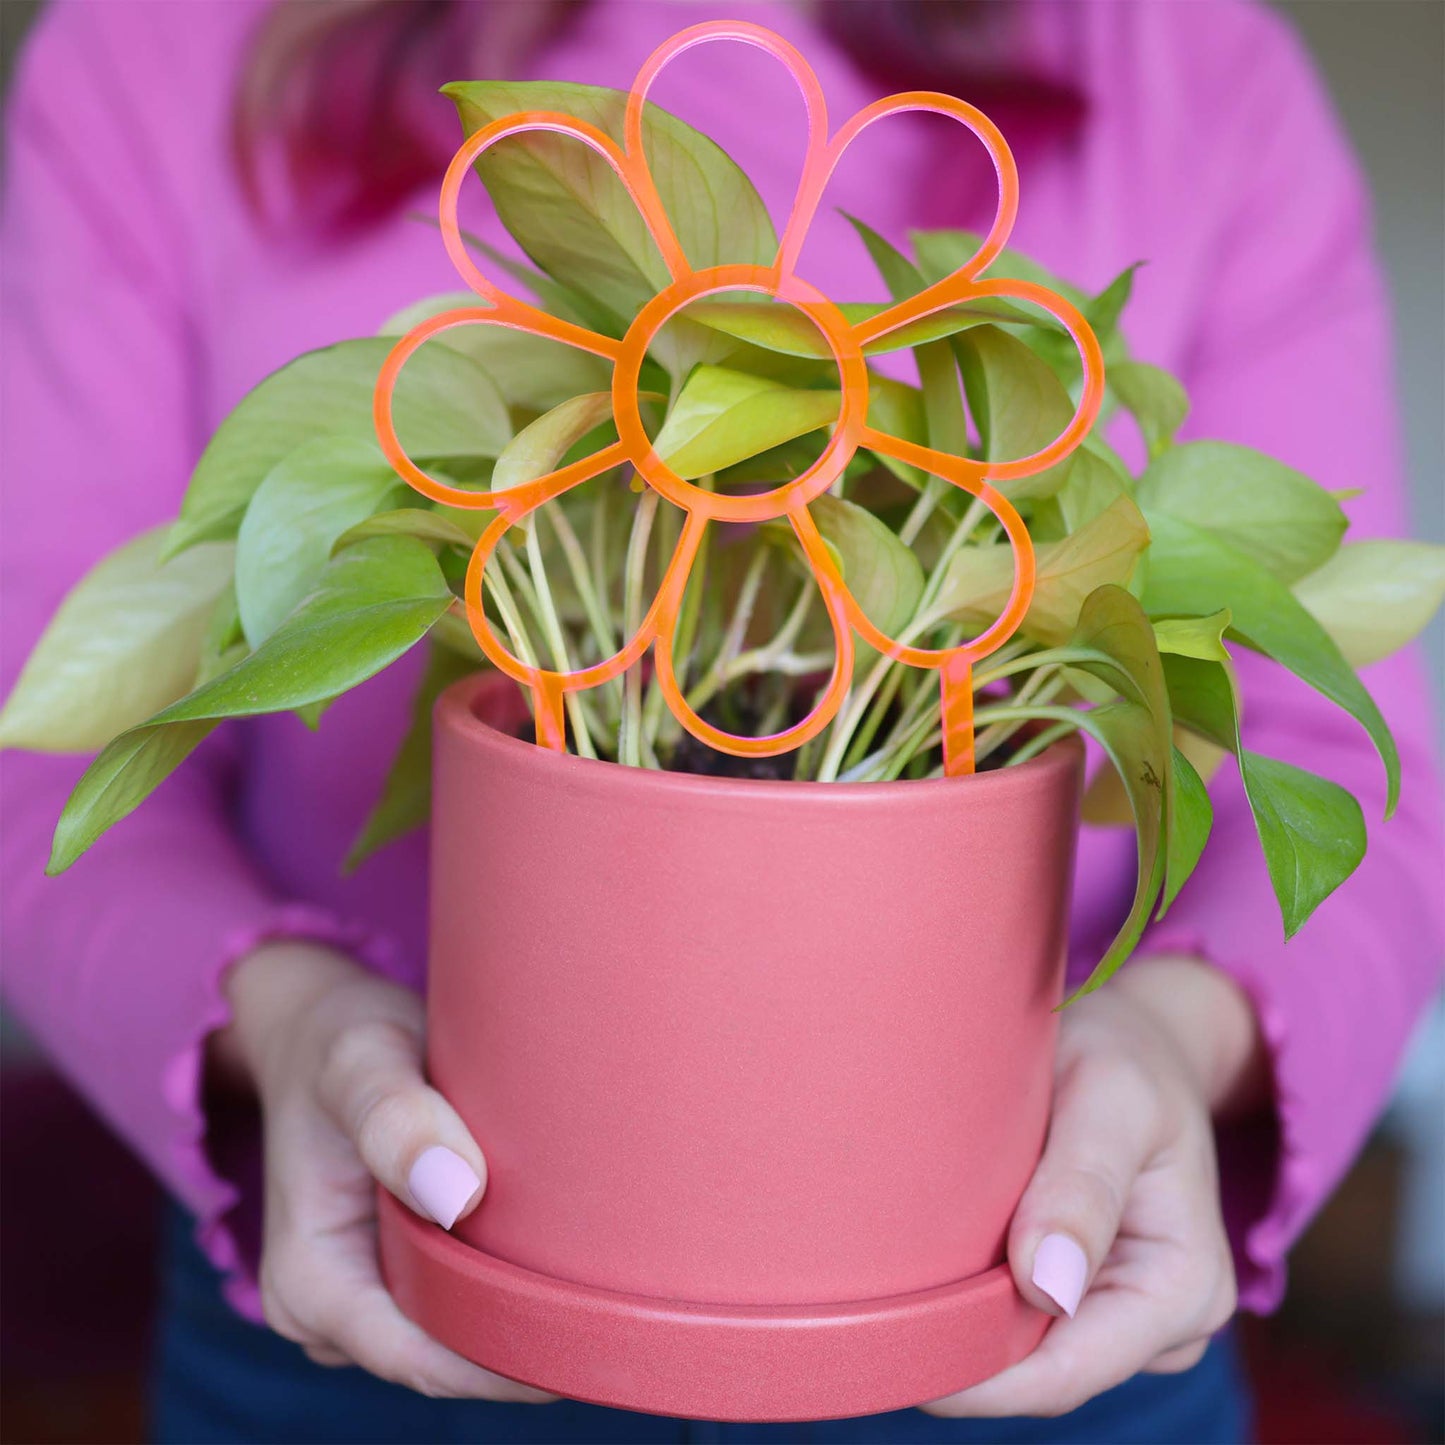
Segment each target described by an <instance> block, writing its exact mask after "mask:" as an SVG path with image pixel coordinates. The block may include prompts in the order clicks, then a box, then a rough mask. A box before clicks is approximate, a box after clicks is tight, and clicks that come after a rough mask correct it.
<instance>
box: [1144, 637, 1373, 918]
mask: <svg viewBox="0 0 1445 1445" xmlns="http://www.w3.org/2000/svg"><path fill="white" fill-rule="evenodd" d="M1229 623H1230V615H1229V613H1228V611H1223V612H1217V613H1215V614H1214V615H1213V616H1211V617H1198V618H1180V619H1173V620H1170V621H1167V622H1159V623H1156V624H1155V634H1156V637H1157V638H1158V641H1159V646H1160V650H1161V653H1162V654H1163V663H1164V676H1165V680H1166V682H1167V685H1168V688H1169V702H1170V706H1171V708H1172V709H1173V713H1174V716H1175V718H1176V719H1177V720H1178V721H1179V722H1180V723H1182V724H1183V725H1184V726H1186V727H1188V728H1190V729H1191V730H1192V731H1194V732H1196V733H1198V734H1199V735H1200V736H1201V737H1205V738H1208V739H1209V740H1210V741H1211V742H1213V743H1216V744H1217V745H1218V746H1220V747H1224V748H1228V749H1229V750H1230V751H1232V752H1233V753H1234V754H1235V756H1236V758H1237V759H1238V762H1239V775H1240V780H1241V782H1242V783H1243V784H1244V791H1245V796H1246V797H1247V798H1248V800H1249V808H1250V812H1251V814H1252V815H1253V817H1254V826H1255V831H1256V832H1257V833H1258V835H1259V841H1260V846H1261V847H1262V849H1263V850H1264V859H1265V865H1266V866H1267V867H1268V869H1269V877H1270V883H1271V884H1272V886H1273V888H1274V894H1275V898H1276V899H1277V900H1278V902H1279V909H1280V917H1281V919H1282V921H1283V923H1284V931H1285V937H1286V938H1292V937H1293V936H1294V935H1295V934H1296V933H1297V932H1298V931H1299V929H1300V928H1301V927H1302V926H1303V925H1304V923H1305V921H1306V920H1307V919H1308V918H1309V916H1310V914H1312V913H1313V912H1314V910H1315V909H1316V908H1318V907H1319V905H1320V904H1321V903H1323V902H1324V900H1325V899H1326V898H1328V897H1329V895H1330V894H1331V893H1333V892H1334V890H1335V889H1336V888H1338V887H1339V886H1340V884H1341V883H1343V882H1344V881H1345V879H1346V878H1348V877H1349V876H1350V874H1351V873H1353V872H1354V871H1355V869H1356V868H1357V867H1358V866H1359V863H1360V860H1361V859H1362V858H1363V857H1364V855H1365V847H1366V839H1365V826H1364V820H1363V817H1362V815H1361V813H1360V807H1359V804H1358V803H1357V802H1356V801H1355V800H1354V798H1353V797H1351V796H1350V794H1349V793H1347V792H1346V791H1345V790H1344V789H1343V788H1341V787H1340V786H1338V784H1336V783H1332V782H1330V781H1329V780H1328V779H1326V778H1321V777H1317V776H1316V775H1315V774H1314V773H1309V772H1305V771H1304V770H1303V769H1301V768H1296V767H1293V766H1291V765H1290V764H1288V763H1282V762H1279V761H1277V760H1275V759H1273V758H1266V757H1262V756H1260V754H1258V753H1254V752H1250V751H1249V749H1247V748H1246V747H1245V746H1244V744H1243V740H1242V738H1241V736H1240V724H1239V695H1238V687H1237V684H1236V682H1235V677H1234V668H1233V664H1232V662H1231V660H1230V656H1229V651H1228V649H1227V648H1226V647H1225V645H1224V635H1225V632H1226V630H1227V629H1228V627H1229Z"/></svg>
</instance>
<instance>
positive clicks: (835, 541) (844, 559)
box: [808, 492, 924, 672]
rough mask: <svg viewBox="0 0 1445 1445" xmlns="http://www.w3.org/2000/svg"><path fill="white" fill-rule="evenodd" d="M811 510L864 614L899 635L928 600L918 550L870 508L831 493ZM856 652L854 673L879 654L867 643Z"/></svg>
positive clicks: (814, 502) (890, 633)
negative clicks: (920, 606) (906, 542)
mask: <svg viewBox="0 0 1445 1445" xmlns="http://www.w3.org/2000/svg"><path fill="white" fill-rule="evenodd" d="M808 510H809V512H811V513H812V516H813V520H814V521H815V522H816V523H817V524H818V530H819V532H821V533H822V534H823V539H824V540H825V541H826V542H827V543H828V544H829V546H831V547H832V549H833V552H834V554H835V555H836V556H837V558H838V562H839V566H840V568H841V570H842V573H843V580H844V582H846V583H847V584H848V590H849V591H850V592H852V594H853V596H854V598H855V599H856V601H857V603H858V605H859V607H861V608H862V609H863V613H864V615H865V616H866V617H867V618H868V619H869V621H871V622H872V623H873V625H874V626H875V627H877V628H878V629H879V630H880V631H882V632H884V633H886V634H887V635H888V636H889V637H896V636H897V635H898V634H899V633H900V632H902V631H903V629H904V628H905V627H906V626H907V625H908V623H909V622H911V621H912V620H913V614H914V611H915V610H916V609H917V607H918V602H919V599H920V598H921V597H922V596H923V585H924V577H923V567H922V566H921V565H920V563H919V561H918V558H917V557H916V556H915V555H914V553H913V549H912V548H911V547H908V546H907V545H905V544H904V543H903V542H902V541H900V540H899V538H898V536H897V534H896V533H895V532H893V531H892V529H891V528H889V527H887V526H885V525H884V523H882V522H881V521H879V519H878V518H877V517H875V516H874V515H873V513H872V512H870V511H868V510H867V509H866V508H863V507H860V506H857V505H855V504H854V503H852V502H848V501H845V500H843V499H842V498H840V497H834V496H831V495H829V494H828V493H827V492H825V493H824V494H823V495H822V496H820V497H815V498H814V499H813V500H812V501H811V502H809V503H808ZM856 653H857V654H858V655H857V656H856V657H855V662H854V671H855V672H856V671H858V670H859V669H860V668H861V666H862V664H863V661H864V659H867V660H870V661H871V659H872V658H873V657H874V656H876V654H875V653H874V651H873V649H872V648H871V647H867V646H866V645H864V644H863V643H862V642H859V644H858V646H857V648H856Z"/></svg>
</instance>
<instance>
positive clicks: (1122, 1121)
mask: <svg viewBox="0 0 1445 1445" xmlns="http://www.w3.org/2000/svg"><path fill="white" fill-rule="evenodd" d="M1109 1073H1110V1071H1107V1070H1105V1069H1095V1068H1093V1067H1091V1065H1090V1061H1087V1060H1084V1061H1080V1063H1079V1064H1078V1065H1076V1067H1074V1068H1073V1069H1071V1070H1069V1071H1068V1072H1067V1073H1066V1074H1065V1075H1063V1076H1062V1077H1061V1078H1060V1079H1059V1081H1058V1087H1057V1090H1056V1094H1055V1100H1054V1113H1053V1118H1052V1120H1051V1122H1050V1124H1049V1137H1048V1142H1047V1144H1046V1145H1045V1147H1044V1155H1043V1158H1042V1159H1041V1160H1040V1161H1039V1166H1038V1168H1037V1169H1036V1170H1035V1171H1034V1177H1033V1179H1032V1180H1031V1181H1030V1183H1029V1187H1028V1188H1027V1189H1026V1190H1025V1191H1024V1196H1023V1198H1022V1199H1021V1200H1020V1201H1019V1206H1018V1209H1017V1210H1016V1211H1015V1213H1014V1218H1013V1224H1012V1225H1011V1227H1010V1229H1009V1243H1008V1257H1009V1266H1010V1268H1011V1269H1012V1270H1013V1276H1014V1282H1015V1283H1016V1284H1017V1285H1018V1289H1019V1293H1020V1294H1022V1295H1023V1296H1024V1298H1025V1299H1027V1300H1028V1301H1029V1302H1030V1303H1031V1304H1034V1305H1036V1306H1037V1307H1038V1308H1040V1309H1043V1310H1047V1311H1048V1312H1049V1313H1050V1314H1060V1313H1062V1314H1065V1315H1068V1316H1069V1317H1070V1318H1071V1319H1072V1318H1073V1315H1074V1313H1075V1311H1076V1310H1077V1309H1078V1307H1079V1302H1080V1300H1082V1299H1083V1297H1084V1293H1085V1291H1086V1290H1087V1289H1088V1287H1089V1284H1090V1282H1091V1281H1092V1280H1093V1278H1094V1276H1095V1274H1096V1273H1097V1272H1098V1270H1099V1266H1100V1265H1101V1264H1103V1262H1104V1259H1105V1256H1107V1255H1108V1253H1109V1250H1110V1249H1111V1248H1112V1246H1113V1243H1114V1239H1115V1236H1116V1235H1117V1234H1118V1232H1119V1223H1120V1220H1121V1219H1122V1217H1123V1213H1124V1205H1125V1202H1126V1201H1127V1200H1128V1198H1129V1193H1130V1190H1131V1189H1132V1187H1133V1184H1134V1180H1135V1178H1136V1177H1137V1176H1138V1174H1139V1171H1140V1170H1141V1169H1142V1168H1143V1167H1144V1163H1145V1161H1146V1159H1147V1157H1148V1150H1149V1131H1148V1123H1147V1118H1146V1117H1145V1116H1144V1111H1141V1110H1140V1109H1139V1107H1138V1101H1137V1095H1135V1094H1134V1093H1133V1091H1132V1090H1130V1089H1128V1088H1127V1087H1126V1086H1125V1081H1124V1080H1122V1079H1117V1080H1116V1079H1113V1078H1111V1077H1109Z"/></svg>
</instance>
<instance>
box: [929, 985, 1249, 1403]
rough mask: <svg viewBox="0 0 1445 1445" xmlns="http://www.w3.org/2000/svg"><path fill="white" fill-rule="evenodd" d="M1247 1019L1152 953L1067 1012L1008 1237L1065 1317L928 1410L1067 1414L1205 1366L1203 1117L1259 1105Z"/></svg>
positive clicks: (1207, 1139) (1209, 1288)
mask: <svg viewBox="0 0 1445 1445" xmlns="http://www.w3.org/2000/svg"><path fill="white" fill-rule="evenodd" d="M1267 1087H1268V1086H1267V1081H1266V1066H1265V1062H1264V1051H1263V1047H1262V1044H1261V1042H1260V1037H1259V1030H1258V1026H1257V1023H1256V1021H1255V1018H1254V1014H1253V1011H1252V1009H1251V1008H1250V1006H1249V1003H1248V1001H1247V1000H1246V999H1245V997H1244V995H1243V994H1242V993H1241V992H1240V991H1239V990H1238V988H1237V987H1236V986H1235V985H1234V984H1233V983H1232V982H1231V981H1230V980H1229V979H1228V978H1226V977H1225V976H1224V975H1223V974H1221V973H1219V972H1218V971H1217V970H1216V969H1213V968H1210V967H1209V966H1208V965H1206V964H1203V963H1199V962H1196V961H1194V960H1192V959H1182V958H1181V959H1175V958H1170V959H1154V960H1145V961H1141V962H1139V963H1136V964H1134V965H1131V966H1130V967H1128V968H1126V969H1125V970H1124V971H1123V972H1122V973H1121V974H1120V975H1119V976H1118V977H1117V978H1116V979H1115V980H1114V981H1113V982H1111V983H1109V984H1108V985H1106V986H1105V987H1104V988H1102V989H1101V990H1100V991H1099V992H1097V993H1094V994H1091V995H1089V997H1087V998H1085V999H1081V1000H1080V1001H1079V1002H1078V1003H1076V1004H1073V1005H1071V1006H1070V1007H1069V1008H1068V1009H1066V1010H1065V1011H1064V1014H1063V1019H1062V1023H1061V1028H1060V1036H1059V1054H1058V1066H1057V1071H1056V1078H1055V1090H1054V1111H1053V1119H1052V1121H1051V1123H1050V1126H1049V1137H1048V1143H1047V1145H1046V1147H1045V1150H1044V1156H1043V1159H1042V1160H1041V1161H1040V1163H1039V1167H1038V1170H1037V1171H1036V1173H1035V1174H1034V1177H1033V1180H1032V1182H1031V1183H1030V1184H1029V1187H1028V1190H1027V1191H1026V1192H1025V1194H1024V1197H1023V1199H1022V1200H1021V1201H1020V1203H1019V1207H1018V1211H1017V1213H1016V1214H1015V1215H1014V1220H1013V1225H1012V1227H1011V1229H1010V1231H1009V1242H1008V1257H1009V1264H1010V1266H1011V1267H1012V1269H1013V1274H1014V1279H1015V1280H1016V1282H1017V1284H1018V1287H1019V1290H1020V1291H1021V1292H1022V1293H1023V1295H1024V1297H1025V1298H1026V1299H1028V1300H1029V1301H1030V1302H1031V1303H1033V1304H1035V1305H1037V1306H1039V1307H1040V1308H1041V1309H1045V1310H1048V1311H1049V1312H1050V1313H1052V1314H1056V1315H1060V1314H1061V1315H1063V1316H1066V1318H1063V1319H1060V1320H1059V1321H1058V1323H1057V1324H1055V1325H1053V1326H1052V1327H1051V1328H1050V1330H1049V1332H1048V1334H1047V1335H1045V1336H1044V1339H1043V1342H1042V1343H1041V1344H1040V1345H1039V1347H1038V1348H1037V1349H1036V1350H1035V1351H1034V1352H1033V1354H1031V1355H1030V1356H1029V1357H1028V1358H1027V1359H1025V1360H1022V1361H1020V1362H1019V1363H1018V1364H1017V1365H1014V1366H1012V1367H1011V1368H1010V1369H1007V1370H1005V1371H1003V1373H1002V1374H999V1375H996V1376H995V1377H994V1378H993V1379H991V1380H987V1381H985V1382H984V1383H983V1384H981V1385H975V1386H974V1387H973V1388H972V1389H970V1390H964V1391H962V1392H961V1393H959V1394H957V1395H951V1396H949V1397H948V1398H946V1399H943V1400H936V1401H934V1402H933V1403H932V1404H931V1405H927V1406H925V1407H924V1408H925V1409H926V1410H928V1411H929V1412H930V1413H931V1414H935V1415H975V1416H991V1417H997V1416H1009V1415H1044V1416H1051V1415H1061V1414H1065V1413H1066V1412H1068V1411H1070V1410H1073V1409H1076V1408H1077V1407H1078V1406H1080V1405H1082V1404H1083V1403H1084V1402H1085V1401H1086V1400H1090V1399H1092V1398H1093V1397H1094V1396H1095V1395H1097V1394H1100V1393H1101V1392H1102V1391H1104V1390H1107V1389H1109V1388H1111V1387H1112V1386H1114V1385H1118V1384H1121V1383H1123V1381H1125V1380H1127V1379H1129V1378H1130V1376H1132V1375H1135V1374H1137V1373H1138V1372H1139V1371H1141V1370H1146V1371H1151V1372H1158V1373H1169V1372H1174V1371H1179V1370H1187V1369H1189V1367H1190V1366H1191V1365H1194V1364H1195V1363H1197V1362H1198V1360H1199V1358H1200V1356H1201V1355H1203V1353H1204V1350H1205V1348H1206V1346H1207V1345H1208V1343H1209V1339H1210V1336H1211V1335H1213V1334H1214V1333H1215V1331H1217V1330H1219V1329H1221V1328H1222V1327H1223V1326H1224V1325H1225V1324H1226V1323H1227V1322H1228V1321H1229V1319H1230V1316H1231V1315H1232V1314H1233V1313H1234V1306H1235V1282H1234V1266H1233V1263H1232V1260H1231V1257H1230V1251H1229V1242H1228V1240H1227V1239H1226V1237H1225V1233H1224V1223H1223V1220H1222V1219H1221V1217H1220V1207H1219V1181H1218V1176H1217V1173H1216V1169H1215V1159H1214V1135H1213V1122H1214V1120H1215V1119H1217V1118H1221V1117H1226V1116H1229V1115H1233V1114H1238V1113H1240V1112H1242V1111H1244V1110H1246V1109H1249V1108H1252V1107H1256V1106H1258V1105H1259V1104H1261V1103H1263V1101H1264V1099H1265V1097H1266V1092H1267Z"/></svg>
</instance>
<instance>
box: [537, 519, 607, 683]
mask: <svg viewBox="0 0 1445 1445" xmlns="http://www.w3.org/2000/svg"><path fill="white" fill-rule="evenodd" d="M599 504H600V499H599ZM541 511H542V512H544V513H545V514H546V517H547V520H548V521H549V522H550V523H551V524H552V527H553V529H554V530H555V531H556V533H557V541H558V543H559V544H560V545H561V548H562V555H563V556H564V557H565V558H566V559H567V568H568V570H569V571H570V572H571V574H572V581H573V583H574V584H575V586H576V588H577V596H578V599H579V600H580V601H581V603H582V611H583V612H584V613H585V614H586V616H587V625H588V627H590V628H591V630H592V640H593V641H594V642H595V643H596V644H597V655H598V657H599V658H603V657H611V656H612V654H613V653H614V652H616V651H617V641H616V634H615V633H614V632H613V631H612V618H611V617H610V616H609V615H608V612H607V609H606V608H605V607H604V606H603V605H602V599H601V596H600V595H599V593H598V591H597V587H596V584H595V582H594V580H593V576H592V567H591V564H590V563H589V562H588V560H587V554H586V553H585V552H584V551H583V550H582V543H581V542H580V541H578V539H577V533H576V532H575V531H574V530H573V527H572V523H571V522H569V521H568V520H567V513H566V511H565V509H564V508H563V507H562V505H561V503H560V502H548V503H547V504H546V505H545V506H544V507H542V508H541Z"/></svg>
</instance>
